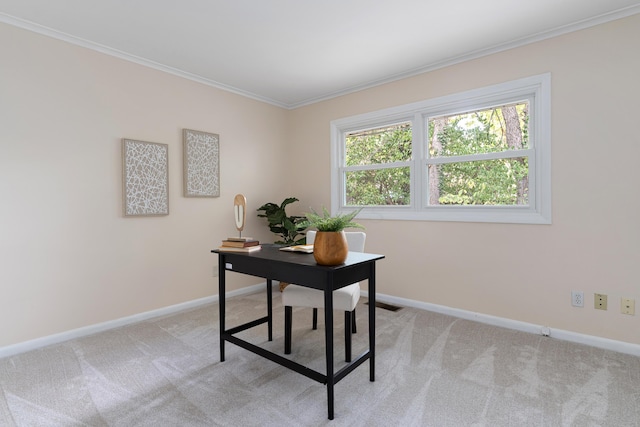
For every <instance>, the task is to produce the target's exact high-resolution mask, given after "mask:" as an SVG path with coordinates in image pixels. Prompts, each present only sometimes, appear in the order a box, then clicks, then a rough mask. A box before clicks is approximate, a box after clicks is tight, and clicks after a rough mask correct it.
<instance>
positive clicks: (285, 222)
mask: <svg viewBox="0 0 640 427" xmlns="http://www.w3.org/2000/svg"><path fill="white" fill-rule="evenodd" d="M297 201H298V199H296V198H295V197H288V198H286V199H284V201H283V202H282V203H281V204H279V205H278V204H276V203H265V204H264V205H262V206H260V207H259V208H258V209H257V211H258V212H260V211H263V212H264V213H262V214H258V216H259V217H261V218H267V221H268V223H269V230H271V231H272V232H273V233H275V234H277V235H278V236H280V237H281V240H278V241H276V242H274V243H276V244H281V245H286V246H292V245H302V244H304V243H305V241H306V238H305V236H304V233H303V231H304V230H305V229H306V228H307V227H306V226H305V225H303V223H304V222H306V219H305V217H304V216H296V215H292V216H289V215H287V212H286V207H287V205H289V204H291V203H293V202H297ZM300 236H302V237H300Z"/></svg>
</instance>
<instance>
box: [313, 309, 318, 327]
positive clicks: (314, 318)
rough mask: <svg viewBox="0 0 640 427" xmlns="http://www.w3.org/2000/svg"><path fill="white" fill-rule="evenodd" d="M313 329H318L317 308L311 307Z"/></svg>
mask: <svg viewBox="0 0 640 427" xmlns="http://www.w3.org/2000/svg"><path fill="white" fill-rule="evenodd" d="M313 329H314V330H316V329H318V309H317V308H316V307H313Z"/></svg>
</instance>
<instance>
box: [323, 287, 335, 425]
mask: <svg viewBox="0 0 640 427" xmlns="http://www.w3.org/2000/svg"><path fill="white" fill-rule="evenodd" d="M332 288H333V283H328V284H327V287H326V288H325V290H324V335H325V348H326V352H327V407H328V412H329V419H330V420H332V419H333V386H334V385H335V379H334V377H333V292H332V291H331V289H332Z"/></svg>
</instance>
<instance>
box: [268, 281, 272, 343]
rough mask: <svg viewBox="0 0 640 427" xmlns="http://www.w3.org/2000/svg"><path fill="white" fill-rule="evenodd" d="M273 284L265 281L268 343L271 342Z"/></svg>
mask: <svg viewBox="0 0 640 427" xmlns="http://www.w3.org/2000/svg"><path fill="white" fill-rule="evenodd" d="M272 289H273V283H272V281H271V279H267V326H268V329H269V332H268V335H269V341H273V293H272V292H271V291H272Z"/></svg>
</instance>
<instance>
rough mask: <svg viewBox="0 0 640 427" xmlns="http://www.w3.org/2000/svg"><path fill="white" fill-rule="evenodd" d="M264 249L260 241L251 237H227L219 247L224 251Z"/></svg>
mask: <svg viewBox="0 0 640 427" xmlns="http://www.w3.org/2000/svg"><path fill="white" fill-rule="evenodd" d="M260 249H262V246H260V242H259V241H257V240H255V239H252V238H251V237H227V239H226V240H223V241H222V246H220V247H219V248H218V250H220V251H224V252H253V251H259V250H260Z"/></svg>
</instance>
